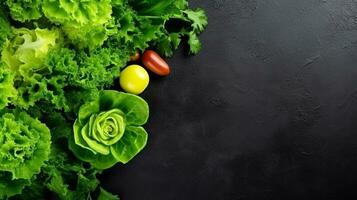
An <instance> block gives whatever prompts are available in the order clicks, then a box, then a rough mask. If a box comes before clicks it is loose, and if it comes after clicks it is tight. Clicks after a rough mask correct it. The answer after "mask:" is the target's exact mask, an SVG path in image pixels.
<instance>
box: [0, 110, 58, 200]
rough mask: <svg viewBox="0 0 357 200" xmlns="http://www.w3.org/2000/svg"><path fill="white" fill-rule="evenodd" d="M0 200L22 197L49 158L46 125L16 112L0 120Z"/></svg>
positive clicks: (48, 134) (3, 114) (5, 113)
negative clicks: (20, 194) (14, 196)
mask: <svg viewBox="0 0 357 200" xmlns="http://www.w3.org/2000/svg"><path fill="white" fill-rule="evenodd" d="M0 127H1V129H0V177H1V179H0V198H2V197H9V196H13V195H15V194H19V193H20V192H21V190H22V189H23V188H24V186H25V185H28V184H29V183H30V179H31V178H32V177H34V175H35V174H38V173H39V172H40V169H41V167H42V166H43V165H44V162H45V161H46V160H47V159H48V157H49V154H50V144H51V139H50V138H51V135H50V130H49V129H48V128H47V126H46V125H45V124H42V123H41V122H39V121H38V120H36V119H33V118H32V117H30V116H29V115H28V114H27V113H25V112H20V111H17V110H14V111H6V112H3V113H2V115H1V118H0Z"/></svg>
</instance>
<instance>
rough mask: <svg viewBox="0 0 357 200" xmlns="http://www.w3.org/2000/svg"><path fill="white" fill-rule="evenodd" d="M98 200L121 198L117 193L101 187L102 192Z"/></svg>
mask: <svg viewBox="0 0 357 200" xmlns="http://www.w3.org/2000/svg"><path fill="white" fill-rule="evenodd" d="M97 200H120V198H119V197H118V196H117V195H113V194H111V193H110V192H108V191H106V190H104V189H103V188H100V194H99V197H98V199H97Z"/></svg>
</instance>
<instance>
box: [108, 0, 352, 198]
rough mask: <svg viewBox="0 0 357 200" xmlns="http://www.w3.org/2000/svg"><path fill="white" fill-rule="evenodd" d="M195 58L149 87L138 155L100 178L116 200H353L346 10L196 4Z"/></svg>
mask: <svg viewBox="0 0 357 200" xmlns="http://www.w3.org/2000/svg"><path fill="white" fill-rule="evenodd" d="M191 2H192V6H194V7H202V8H204V9H205V10H206V11H207V14H208V16H209V26H208V28H207V30H206V32H205V33H204V34H202V36H201V39H202V43H203V49H202V52H201V53H200V54H199V55H197V56H194V57H186V56H184V52H183V50H181V51H178V52H177V53H176V55H175V57H174V58H172V59H170V60H169V63H170V64H171V66H172V69H173V73H172V75H171V76H170V77H168V78H164V79H154V80H152V83H151V85H150V88H149V89H148V90H147V91H146V93H145V94H144V97H145V98H146V99H147V100H148V102H149V103H150V105H151V118H150V121H149V123H148V125H147V129H148V131H149V133H150V141H149V143H148V145H147V147H146V149H145V150H144V151H143V152H142V153H141V154H140V155H139V156H138V157H136V158H135V159H134V160H133V161H132V162H130V163H129V164H127V165H117V166H116V167H115V168H113V169H111V170H108V171H106V172H105V173H104V174H103V175H102V177H101V180H102V184H103V186H104V187H105V188H106V189H108V190H109V191H111V192H113V193H117V194H119V195H120V196H121V198H122V199H123V200H268V199H269V200H270V199H271V200H280V199H282V200H289V199H299V200H303V199H322V200H328V199H336V200H340V199H357V1H356V0H195V1H191Z"/></svg>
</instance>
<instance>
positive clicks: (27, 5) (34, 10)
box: [6, 0, 42, 22]
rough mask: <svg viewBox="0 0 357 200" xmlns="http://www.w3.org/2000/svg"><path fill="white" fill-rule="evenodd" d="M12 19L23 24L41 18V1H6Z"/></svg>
mask: <svg viewBox="0 0 357 200" xmlns="http://www.w3.org/2000/svg"><path fill="white" fill-rule="evenodd" d="M6 3H7V5H8V6H9V8H10V13H11V16H12V18H14V19H15V20H18V21H21V22H25V21H30V20H33V19H38V18H40V17H41V16H42V13H41V11H40V4H41V0H22V1H21V0H7V1H6Z"/></svg>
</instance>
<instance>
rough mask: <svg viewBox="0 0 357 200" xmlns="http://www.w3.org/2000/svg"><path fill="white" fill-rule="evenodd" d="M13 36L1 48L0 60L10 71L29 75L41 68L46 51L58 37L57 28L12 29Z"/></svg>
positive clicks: (55, 43)
mask: <svg viewBox="0 0 357 200" xmlns="http://www.w3.org/2000/svg"><path fill="white" fill-rule="evenodd" d="M13 32H14V37H13V38H12V39H11V40H10V41H8V42H7V43H6V44H5V46H4V49H3V50H2V60H3V61H4V62H5V64H6V65H7V67H8V68H9V69H11V70H12V71H14V72H16V73H19V74H21V75H22V76H30V75H31V74H32V73H34V72H36V71H39V70H41V67H43V61H44V59H45V58H46V56H47V53H48V51H49V50H50V49H51V48H54V47H55V46H56V45H57V43H58V40H59V39H60V32H59V30H57V29H55V28H54V29H52V30H48V29H39V28H37V29H34V30H30V29H27V28H20V29H14V30H13Z"/></svg>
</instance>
